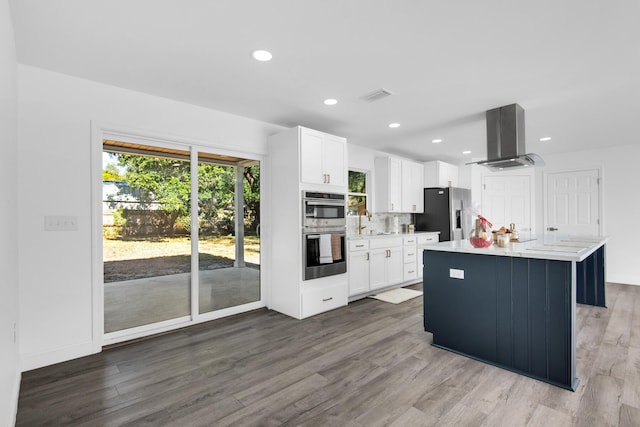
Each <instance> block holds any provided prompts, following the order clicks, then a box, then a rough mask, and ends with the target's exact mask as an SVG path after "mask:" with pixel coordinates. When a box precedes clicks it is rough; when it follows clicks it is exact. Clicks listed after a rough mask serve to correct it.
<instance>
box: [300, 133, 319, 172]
mask: <svg viewBox="0 0 640 427" xmlns="http://www.w3.org/2000/svg"><path fill="white" fill-rule="evenodd" d="M322 143H323V141H322V137H321V136H320V135H318V134H316V133H312V132H309V131H306V130H304V129H303V130H302V131H301V133H300V181H302V182H306V183H308V184H324V182H325V177H324V172H323V168H322V153H323V150H322Z"/></svg>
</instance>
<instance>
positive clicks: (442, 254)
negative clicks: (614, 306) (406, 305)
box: [423, 242, 606, 390]
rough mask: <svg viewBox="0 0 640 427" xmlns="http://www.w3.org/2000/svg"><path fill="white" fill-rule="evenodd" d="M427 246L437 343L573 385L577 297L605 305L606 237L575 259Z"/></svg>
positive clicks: (430, 326) (430, 312)
mask: <svg viewBox="0 0 640 427" xmlns="http://www.w3.org/2000/svg"><path fill="white" fill-rule="evenodd" d="M443 243H444V242H443ZM443 243H441V244H439V245H440V246H443ZM445 246H446V245H445ZM424 249H425V251H424V255H423V256H424V329H425V331H428V332H431V333H432V334H433V345H434V346H436V347H440V348H443V349H446V350H450V351H453V352H455V353H458V354H462V355H464V356H468V357H471V358H474V359H477V360H480V361H483V362H486V363H490V364H492V365H495V366H498V367H502V368H505V369H508V370H511V371H514V372H517V373H520V374H523V375H526V376H529V377H532V378H535V379H538V380H540V381H544V382H547V383H550V384H553V385H556V386H558V387H562V388H565V389H568V390H575V389H576V387H577V385H578V382H579V380H578V378H577V377H576V354H575V352H576V344H575V309H576V303H580V304H589V305H597V306H601V307H606V301H605V275H604V249H605V247H604V243H601V244H600V245H599V246H598V247H597V248H590V250H589V254H588V255H586V256H584V257H579V258H577V259H573V260H567V259H568V257H564V258H565V259H543V257H541V256H540V257H537V258H529V257H527V256H526V254H524V255H523V254H522V253H519V254H518V255H517V256H508V255H507V254H504V253H500V252H495V251H494V252H489V253H487V254H483V253H482V252H480V251H476V252H475V253H474V252H473V251H462V252H461V251H450V250H442V249H441V248H436V249H430V247H425V248H424ZM469 252H471V253H469ZM559 258H563V257H559Z"/></svg>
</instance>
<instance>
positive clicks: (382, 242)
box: [369, 237, 402, 249]
mask: <svg viewBox="0 0 640 427" xmlns="http://www.w3.org/2000/svg"><path fill="white" fill-rule="evenodd" d="M397 246H402V237H381V238H377V239H371V240H370V241H369V247H370V248H371V249H387V248H394V247H397Z"/></svg>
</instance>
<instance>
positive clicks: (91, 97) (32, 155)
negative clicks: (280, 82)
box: [18, 65, 282, 370]
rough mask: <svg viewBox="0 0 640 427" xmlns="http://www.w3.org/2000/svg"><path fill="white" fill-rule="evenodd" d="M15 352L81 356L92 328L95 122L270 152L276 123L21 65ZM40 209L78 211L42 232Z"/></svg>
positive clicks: (50, 359)
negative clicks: (63, 224)
mask: <svg viewBox="0 0 640 427" xmlns="http://www.w3.org/2000/svg"><path fill="white" fill-rule="evenodd" d="M18 75H19V80H18V83H19V87H18V89H19V91H18V94H19V96H18V108H19V111H18V113H19V122H18V123H19V135H20V145H19V162H18V178H19V180H18V189H19V193H20V194H21V195H23V196H22V197H21V198H20V201H19V204H18V213H19V222H18V230H19V235H20V241H19V249H20V253H21V257H20V260H19V272H20V300H21V305H20V322H21V334H22V336H21V342H20V354H21V359H22V360H21V361H22V369H23V370H30V369H34V368H38V367H41V366H46V365H50V364H54V363H57V362H62V361H65V360H69V359H73V358H76V357H81V356H85V355H87V354H91V353H93V352H94V351H96V350H95V349H96V343H97V344H98V345H97V348H99V346H100V345H101V340H102V337H94V336H93V335H92V334H93V326H92V322H93V310H92V266H91V261H92V259H91V251H92V246H91V237H92V230H91V212H92V206H91V200H92V199H91V192H92V183H91V144H92V141H91V129H92V127H91V126H92V123H93V124H96V125H106V126H109V127H110V128H117V129H122V130H131V131H135V130H137V131H141V132H143V133H148V134H154V135H163V136H167V137H169V138H171V137H175V138H177V139H178V140H188V141H192V142H194V143H197V144H198V145H201V146H207V147H212V148H213V149H214V150H215V149H216V148H218V149H222V150H224V149H226V150H231V151H235V152H242V153H250V154H258V155H264V154H266V138H267V136H269V135H271V134H273V133H276V132H278V131H280V130H281V129H282V128H280V127H278V126H274V125H270V124H267V123H263V122H258V121H255V120H251V119H247V118H244V117H240V116H235V115H232V114H227V113H223V112H220V111H215V110H210V109H206V108H202V107H197V106H194V105H190V104H186V103H181V102H177V101H173V100H169V99H165V98H160V97H155V96H151V95H147V94H143V93H139V92H134V91H131V90H126V89H122V88H118V87H114V86H109V85H105V84H101V83H97V82H92V81H88V80H83V79H79V78H76V77H72V76H68V75H64V74H58V73H54V72H50V71H47V70H43V69H40V68H35V67H31V66H26V65H19V66H18ZM46 215H64V216H67V215H68V216H76V217H77V218H78V230H76V231H54V232H51V231H48V232H45V231H44V217H45V216H46Z"/></svg>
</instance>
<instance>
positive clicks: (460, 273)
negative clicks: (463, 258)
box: [449, 268, 464, 279]
mask: <svg viewBox="0 0 640 427" xmlns="http://www.w3.org/2000/svg"><path fill="white" fill-rule="evenodd" d="M449 277H451V278H453V279H464V270H458V269H456V268H450V269H449Z"/></svg>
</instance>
